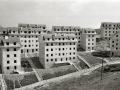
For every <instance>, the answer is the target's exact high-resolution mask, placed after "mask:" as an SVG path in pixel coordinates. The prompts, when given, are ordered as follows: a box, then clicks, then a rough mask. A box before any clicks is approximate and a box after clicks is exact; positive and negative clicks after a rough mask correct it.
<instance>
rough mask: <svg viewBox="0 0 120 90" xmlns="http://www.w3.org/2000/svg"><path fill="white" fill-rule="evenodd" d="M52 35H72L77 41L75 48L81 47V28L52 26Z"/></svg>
mask: <svg viewBox="0 0 120 90" xmlns="http://www.w3.org/2000/svg"><path fill="white" fill-rule="evenodd" d="M52 33H55V34H74V35H75V37H76V38H77V40H78V44H77V46H78V47H80V46H81V28H80V27H79V26H52Z"/></svg>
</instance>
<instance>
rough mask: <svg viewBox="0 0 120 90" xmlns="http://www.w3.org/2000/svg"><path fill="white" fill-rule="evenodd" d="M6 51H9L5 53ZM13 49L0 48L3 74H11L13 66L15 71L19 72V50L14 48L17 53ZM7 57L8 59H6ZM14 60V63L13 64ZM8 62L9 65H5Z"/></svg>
mask: <svg viewBox="0 0 120 90" xmlns="http://www.w3.org/2000/svg"><path fill="white" fill-rule="evenodd" d="M6 49H9V51H6ZM13 49H14V48H2V52H3V58H2V60H3V61H4V62H2V65H3V72H4V73H5V74H9V73H11V72H12V71H13V70H15V69H14V66H16V67H17V69H16V71H19V70H21V56H20V48H16V50H17V51H14V50H13ZM14 54H16V57H14ZM7 55H9V57H7ZM14 60H16V63H14ZM7 61H9V63H7ZM7 67H9V69H7Z"/></svg>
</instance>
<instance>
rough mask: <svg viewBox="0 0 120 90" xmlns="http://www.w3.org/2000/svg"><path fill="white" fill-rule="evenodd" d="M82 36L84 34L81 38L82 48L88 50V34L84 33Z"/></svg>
mask: <svg viewBox="0 0 120 90" xmlns="http://www.w3.org/2000/svg"><path fill="white" fill-rule="evenodd" d="M81 36H82V37H81V39H82V41H81V44H82V48H83V49H84V50H86V34H84V33H82V35H81Z"/></svg>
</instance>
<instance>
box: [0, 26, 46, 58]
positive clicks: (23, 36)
mask: <svg viewBox="0 0 120 90" xmlns="http://www.w3.org/2000/svg"><path fill="white" fill-rule="evenodd" d="M0 30H1V35H2V36H3V37H5V36H9V37H19V38H20V42H21V45H22V48H21V56H22V57H28V56H29V57H33V56H38V55H39V42H38V38H39V35H40V34H42V33H47V32H48V30H47V28H46V25H42V24H38V25H37V24H18V27H8V28H7V29H4V28H2V29H1V28H0Z"/></svg>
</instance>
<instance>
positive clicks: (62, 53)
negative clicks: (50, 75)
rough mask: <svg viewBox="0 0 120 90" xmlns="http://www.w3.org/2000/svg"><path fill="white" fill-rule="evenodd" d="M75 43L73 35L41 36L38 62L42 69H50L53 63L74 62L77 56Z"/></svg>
mask: <svg viewBox="0 0 120 90" xmlns="http://www.w3.org/2000/svg"><path fill="white" fill-rule="evenodd" d="M77 42H78V41H77V39H76V37H75V35H74V34H62V35H60V34H56V35H53V34H41V36H40V37H39V61H40V62H41V64H42V65H43V67H44V68H50V67H52V66H53V65H54V64H55V63H66V62H74V61H75V59H76V55H77V52H76V51H77Z"/></svg>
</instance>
